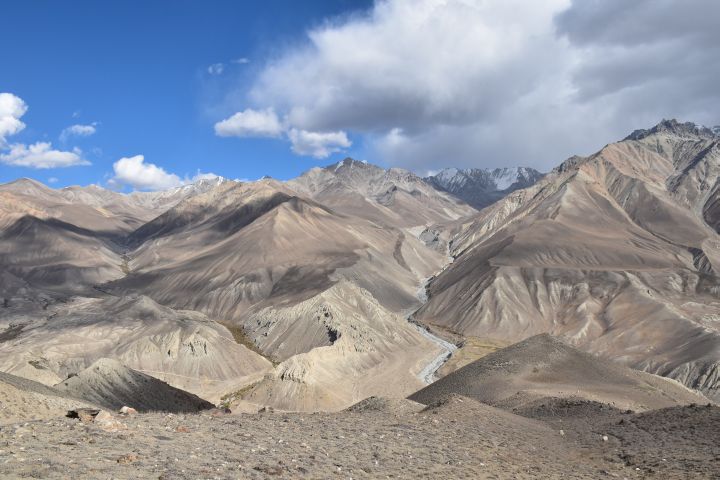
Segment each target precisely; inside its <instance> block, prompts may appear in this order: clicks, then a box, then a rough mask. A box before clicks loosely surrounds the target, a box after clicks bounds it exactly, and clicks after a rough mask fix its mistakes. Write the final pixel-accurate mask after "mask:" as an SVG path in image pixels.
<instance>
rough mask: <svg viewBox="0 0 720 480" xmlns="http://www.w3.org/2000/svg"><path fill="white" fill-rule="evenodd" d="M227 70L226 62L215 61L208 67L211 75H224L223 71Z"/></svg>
mask: <svg viewBox="0 0 720 480" xmlns="http://www.w3.org/2000/svg"><path fill="white" fill-rule="evenodd" d="M224 71H225V64H224V63H213V64H212V65H210V66H209V67H208V68H207V72H208V73H209V74H210V75H222V73H223V72H224Z"/></svg>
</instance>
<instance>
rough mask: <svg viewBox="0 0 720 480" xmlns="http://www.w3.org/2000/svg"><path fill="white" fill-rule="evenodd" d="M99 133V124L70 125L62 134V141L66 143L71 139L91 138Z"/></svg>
mask: <svg viewBox="0 0 720 480" xmlns="http://www.w3.org/2000/svg"><path fill="white" fill-rule="evenodd" d="M95 132H97V123H93V124H90V125H80V124H76V125H70V126H69V127H67V128H65V129H63V131H62V132H60V141H62V142H66V141H67V140H68V139H69V138H70V137H89V136H91V135H95Z"/></svg>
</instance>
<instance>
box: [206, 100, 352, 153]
mask: <svg viewBox="0 0 720 480" xmlns="http://www.w3.org/2000/svg"><path fill="white" fill-rule="evenodd" d="M215 134H216V135H218V136H220V137H271V138H280V137H287V139H288V140H289V141H290V144H291V148H292V151H293V152H295V153H296V154H298V155H306V156H312V157H315V158H326V157H328V156H330V155H331V154H332V153H335V152H340V151H342V150H343V149H345V148H348V147H350V146H351V145H352V142H351V141H350V140H349V139H348V137H347V134H346V133H345V132H344V131H342V130H339V131H329V132H318V131H308V130H304V129H297V128H288V126H287V125H285V124H283V122H281V121H280V118H278V116H277V114H276V113H275V110H273V109H272V108H268V109H265V110H253V109H251V108H248V109H246V110H244V111H242V112H238V113H236V114H235V115H233V116H231V117H229V118H227V119H225V120H222V121H220V122H218V123H216V124H215Z"/></svg>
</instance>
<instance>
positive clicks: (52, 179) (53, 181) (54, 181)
mask: <svg viewBox="0 0 720 480" xmlns="http://www.w3.org/2000/svg"><path fill="white" fill-rule="evenodd" d="M47 181H48V183H57V182H59V181H60V179H59V178H57V177H50V178H48V179H47Z"/></svg>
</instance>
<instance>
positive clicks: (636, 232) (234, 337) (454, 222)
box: [0, 120, 720, 411]
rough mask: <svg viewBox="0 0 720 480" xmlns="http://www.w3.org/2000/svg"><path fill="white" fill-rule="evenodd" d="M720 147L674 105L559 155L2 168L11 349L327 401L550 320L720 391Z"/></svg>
mask: <svg viewBox="0 0 720 480" xmlns="http://www.w3.org/2000/svg"><path fill="white" fill-rule="evenodd" d="M719 171H720V138H719V137H718V135H717V132H715V131H713V130H711V129H705V128H701V127H698V126H696V125H694V124H684V123H679V122H677V121H674V120H668V121H663V122H661V123H660V124H658V125H657V126H655V127H653V128H651V129H647V130H638V131H636V132H633V133H632V134H631V135H629V136H628V137H627V138H625V139H623V140H621V141H619V142H616V143H612V144H609V145H607V146H605V147H604V148H603V149H601V150H600V151H599V152H597V153H595V154H593V155H590V156H588V157H572V158H569V159H567V160H566V161H564V162H562V163H561V164H560V165H559V166H558V167H557V168H555V169H554V170H552V171H551V172H549V173H548V174H546V175H542V174H540V173H539V172H537V171H535V170H533V169H530V168H508V169H495V170H480V169H469V170H456V169H447V170H443V171H441V172H440V173H438V174H436V175H433V176H429V177H426V178H421V177H419V176H417V175H415V174H413V173H412V172H409V171H407V170H403V169H398V168H390V169H384V168H381V167H379V166H375V165H372V164H369V163H366V162H362V161H357V160H353V159H350V158H348V159H345V160H342V161H340V162H338V163H336V164H333V165H330V166H327V167H322V168H321V167H318V168H313V169H311V170H309V171H307V172H305V173H304V174H302V175H301V176H299V177H297V178H295V179H292V180H289V181H286V182H281V181H278V180H274V179H272V178H264V179H261V180H258V181H255V182H237V181H232V180H227V179H223V178H219V177H218V178H214V179H204V180H201V181H199V182H197V183H195V184H191V185H186V186H183V187H179V188H175V189H171V190H168V191H163V192H135V193H131V194H122V193H118V192H114V191H110V190H106V189H103V188H100V187H97V186H88V187H68V188H63V189H58V190H56V189H51V188H49V187H46V186H45V185H43V184H41V183H39V182H36V181H33V180H29V179H20V180H17V181H15V182H11V183H7V184H4V185H0V299H1V300H2V305H1V306H0V371H3V372H6V373H8V374H12V375H15V376H18V377H24V378H26V379H29V380H33V381H36V382H40V383H43V384H45V385H48V386H55V385H63V382H67V379H68V378H71V377H72V378H74V376H75V375H78V374H80V373H81V372H84V371H86V370H87V369H88V368H90V367H92V366H93V365H96V364H97V362H100V365H109V363H108V362H110V361H114V362H116V363H118V365H120V366H118V367H117V368H115V370H114V371H118V370H120V369H121V368H128V369H132V370H133V371H136V372H138V374H142V375H147V376H151V377H154V378H156V379H158V380H162V381H163V382H166V383H167V384H169V386H171V387H173V388H176V389H182V390H185V391H187V392H190V393H191V394H193V395H195V396H197V397H201V398H202V399H205V400H208V401H210V402H212V403H215V404H220V403H221V404H223V405H228V406H231V408H233V409H234V410H236V409H239V410H247V411H257V409H259V408H261V407H272V408H275V409H279V410H288V411H328V410H342V409H344V408H347V407H348V406H350V405H353V404H355V403H357V402H359V401H361V400H363V399H365V398H367V397H369V396H373V395H375V396H385V397H395V398H402V397H405V396H407V395H410V394H412V393H413V392H415V391H417V390H419V389H421V388H423V387H424V386H425V385H426V383H427V382H428V381H432V380H433V379H434V378H435V377H436V376H443V375H447V374H452V372H453V369H458V368H460V367H462V366H463V365H467V364H470V363H472V362H474V361H477V360H478V359H479V358H481V357H482V356H483V355H486V354H488V353H490V352H492V351H494V350H497V349H499V348H501V347H503V346H506V345H510V344H513V343H516V342H520V341H523V340H525V339H527V338H529V337H532V336H535V335H537V334H542V333H551V334H552V335H555V336H559V337H562V338H563V339H565V341H567V342H569V343H570V344H572V345H573V346H574V347H577V348H579V349H581V350H583V351H585V352H590V353H593V354H597V355H599V356H601V357H603V358H606V359H609V360H612V361H614V362H619V363H620V364H622V365H623V366H628V367H632V368H635V369H638V370H642V371H645V372H649V373H652V374H657V375H661V376H665V377H669V378H670V379H674V380H676V381H677V382H680V383H682V384H684V385H685V386H687V387H690V388H693V389H697V390H699V391H701V392H702V393H703V394H705V395H706V396H707V397H709V398H715V399H718V398H720V393H719V389H720V323H718V319H720V299H719V296H720V278H719V277H718V275H717V272H718V269H719V268H720V237H719V236H718V234H719V233H718V232H719V231H718V229H719V228H720V227H719V225H720V193H719V192H718V189H719V188H720V187H718V172H719ZM448 357H451V358H452V361H451V362H446V360H447V359H448ZM103 362H104V363H103ZM113 365H115V364H113ZM440 367H443V368H440ZM93 378H95V377H93ZM123 378H138V377H136V376H135V374H132V375H130V374H127V375H124V377H123ZM643 378H644V377H643ZM77 382H79V380H76V381H73V382H70V384H73V383H77ZM651 384H652V382H651ZM103 395H105V394H104V393H103ZM103 398H105V396H103Z"/></svg>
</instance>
